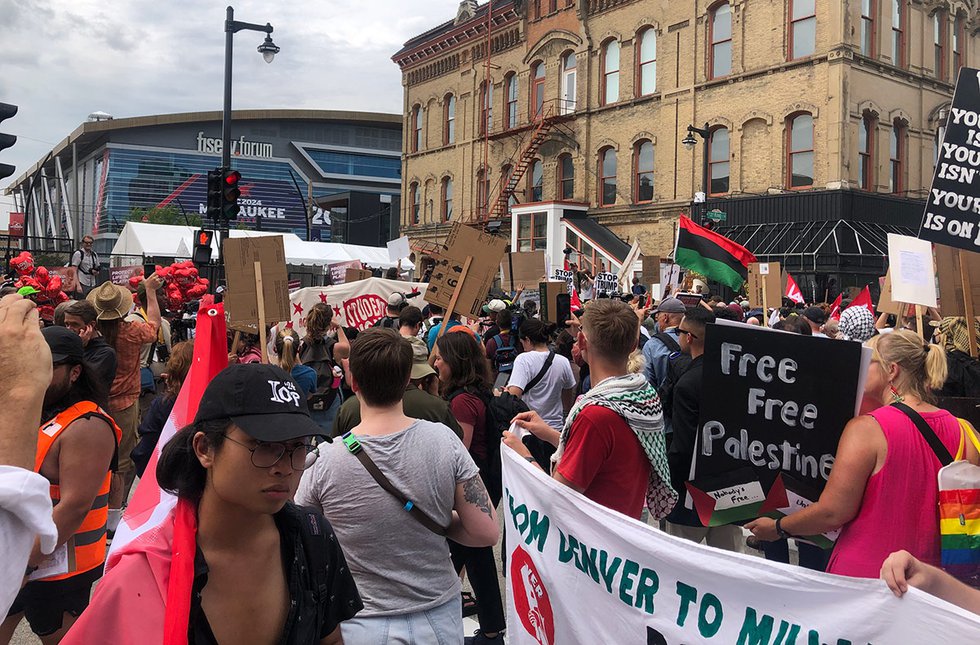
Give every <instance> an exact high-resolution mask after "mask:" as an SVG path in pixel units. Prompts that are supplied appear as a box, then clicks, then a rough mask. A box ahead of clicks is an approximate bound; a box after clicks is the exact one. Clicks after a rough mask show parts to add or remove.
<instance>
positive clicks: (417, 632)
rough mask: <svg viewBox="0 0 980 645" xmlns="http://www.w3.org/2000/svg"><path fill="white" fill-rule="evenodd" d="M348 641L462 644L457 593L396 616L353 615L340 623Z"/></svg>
mask: <svg viewBox="0 0 980 645" xmlns="http://www.w3.org/2000/svg"><path fill="white" fill-rule="evenodd" d="M340 632H341V634H342V635H343V637H344V642H345V643H348V645H462V643H463V608H462V604H461V600H460V597H459V596H458V595H457V596H456V597H455V598H453V599H452V600H450V601H449V602H447V603H446V604H444V605H439V606H438V607H433V608H432V609H429V610H427V611H418V612H415V613H411V614H401V615H398V616H375V617H366V618H362V617H361V616H355V617H354V618H352V619H350V620H345V621H344V622H342V623H340Z"/></svg>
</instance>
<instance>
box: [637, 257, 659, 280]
mask: <svg viewBox="0 0 980 645" xmlns="http://www.w3.org/2000/svg"><path fill="white" fill-rule="evenodd" d="M640 281H641V282H642V283H643V285H644V286H645V287H647V288H649V287H651V286H653V285H662V284H663V273H662V272H661V269H660V258H659V257H658V256H656V255H644V256H643V271H642V273H641V277H640Z"/></svg>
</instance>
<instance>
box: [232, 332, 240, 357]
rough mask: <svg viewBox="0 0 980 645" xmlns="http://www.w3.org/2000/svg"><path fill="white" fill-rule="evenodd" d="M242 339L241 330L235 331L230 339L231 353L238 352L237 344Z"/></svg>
mask: <svg viewBox="0 0 980 645" xmlns="http://www.w3.org/2000/svg"><path fill="white" fill-rule="evenodd" d="M241 341H242V332H240V331H236V332H235V336H234V337H233V338H232V339H231V352H230V353H231V354H237V353H238V344H239V343H240V342H241Z"/></svg>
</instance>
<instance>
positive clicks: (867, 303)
mask: <svg viewBox="0 0 980 645" xmlns="http://www.w3.org/2000/svg"><path fill="white" fill-rule="evenodd" d="M850 306H851V307H864V308H865V309H867V310H868V311H870V312H871V315H872V316H874V314H875V308H874V305H872V304H871V290H870V289H869V288H868V287H867V286H865V287H864V289H862V290H861V293H859V294H858V296H857V298H855V299H854V300H852V301H851V305H850Z"/></svg>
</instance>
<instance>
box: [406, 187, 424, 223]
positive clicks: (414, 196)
mask: <svg viewBox="0 0 980 645" xmlns="http://www.w3.org/2000/svg"><path fill="white" fill-rule="evenodd" d="M408 192H409V195H410V197H411V199H410V200H409V201H410V203H411V204H412V224H418V223H419V222H420V221H421V220H420V219H419V215H420V214H421V211H422V195H421V194H420V193H419V185H418V183H417V182H415V183H412V185H411V186H409V188H408Z"/></svg>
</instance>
